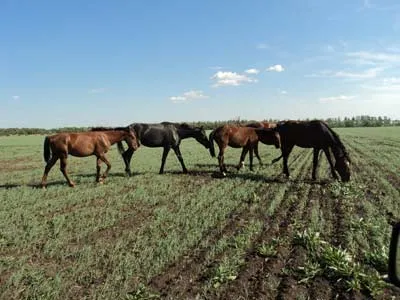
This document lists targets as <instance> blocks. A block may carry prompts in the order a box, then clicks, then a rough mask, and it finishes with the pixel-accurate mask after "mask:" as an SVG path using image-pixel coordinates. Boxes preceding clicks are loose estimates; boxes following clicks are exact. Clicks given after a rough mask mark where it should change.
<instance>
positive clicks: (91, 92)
mask: <svg viewBox="0 0 400 300" xmlns="http://www.w3.org/2000/svg"><path fill="white" fill-rule="evenodd" d="M105 91H106V89H105V88H97V89H91V90H89V94H101V93H104V92H105Z"/></svg>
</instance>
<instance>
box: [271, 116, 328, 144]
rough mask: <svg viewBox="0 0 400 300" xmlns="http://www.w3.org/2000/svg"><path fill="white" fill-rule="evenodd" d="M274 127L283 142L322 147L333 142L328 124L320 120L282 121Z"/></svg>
mask: <svg viewBox="0 0 400 300" xmlns="http://www.w3.org/2000/svg"><path fill="white" fill-rule="evenodd" d="M276 128H277V131H278V132H279V134H280V137H281V142H282V143H283V144H293V145H297V146H299V147H303V148H324V147H327V146H331V144H332V142H333V137H332V134H331V132H330V130H329V127H328V125H327V124H326V123H325V122H323V121H320V120H312V121H282V122H279V123H278V124H277V127H276Z"/></svg>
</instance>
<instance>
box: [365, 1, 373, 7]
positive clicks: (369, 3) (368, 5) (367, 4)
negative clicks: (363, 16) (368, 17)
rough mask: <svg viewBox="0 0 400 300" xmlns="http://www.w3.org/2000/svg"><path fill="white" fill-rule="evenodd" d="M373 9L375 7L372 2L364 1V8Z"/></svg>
mask: <svg viewBox="0 0 400 300" xmlns="http://www.w3.org/2000/svg"><path fill="white" fill-rule="evenodd" d="M372 7H373V5H372V3H371V1H370V0H364V1H363V8H365V9H369V8H372Z"/></svg>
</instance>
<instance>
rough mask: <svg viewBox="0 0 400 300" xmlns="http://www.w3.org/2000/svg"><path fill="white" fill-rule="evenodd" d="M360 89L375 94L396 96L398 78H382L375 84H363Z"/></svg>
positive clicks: (398, 87)
mask: <svg viewBox="0 0 400 300" xmlns="http://www.w3.org/2000/svg"><path fill="white" fill-rule="evenodd" d="M361 87H362V88H365V89H368V90H371V91H375V92H386V93H396V94H398V93H399V92H400V77H389V78H383V79H381V80H379V81H377V82H376V83H375V84H365V85H362V86H361Z"/></svg>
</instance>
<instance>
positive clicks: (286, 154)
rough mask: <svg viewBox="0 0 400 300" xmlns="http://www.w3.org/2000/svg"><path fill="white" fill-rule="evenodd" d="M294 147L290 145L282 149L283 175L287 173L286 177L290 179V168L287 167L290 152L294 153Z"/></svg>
mask: <svg viewBox="0 0 400 300" xmlns="http://www.w3.org/2000/svg"><path fill="white" fill-rule="evenodd" d="M293 147H294V145H290V146H287V147H284V148H282V157H283V173H285V175H286V177H289V176H290V174H289V168H288V165H287V162H288V158H289V154H290V152H292V150H293Z"/></svg>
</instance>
